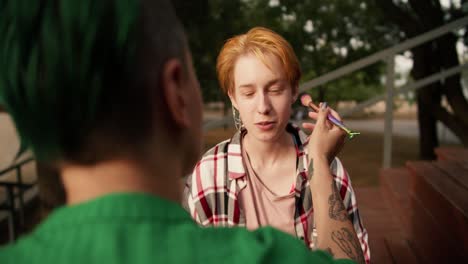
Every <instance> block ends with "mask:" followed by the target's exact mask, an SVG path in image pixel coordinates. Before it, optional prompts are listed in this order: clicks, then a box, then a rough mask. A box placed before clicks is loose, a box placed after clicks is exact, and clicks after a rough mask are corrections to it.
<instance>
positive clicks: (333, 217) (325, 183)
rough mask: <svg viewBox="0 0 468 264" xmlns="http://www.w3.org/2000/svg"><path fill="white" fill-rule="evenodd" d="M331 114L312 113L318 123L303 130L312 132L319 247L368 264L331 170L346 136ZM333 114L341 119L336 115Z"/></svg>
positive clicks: (325, 110)
mask: <svg viewBox="0 0 468 264" xmlns="http://www.w3.org/2000/svg"><path fill="white" fill-rule="evenodd" d="M329 112H330V110H329V109H328V108H326V107H322V108H321V109H320V111H319V113H318V114H317V113H310V114H309V116H310V117H312V118H314V119H316V120H317V122H316V124H315V125H312V124H307V123H305V124H303V126H304V128H306V129H307V128H308V129H312V130H313V132H312V135H311V136H310V139H309V144H308V154H309V155H308V156H309V171H308V173H309V178H310V188H311V192H312V201H313V206H314V217H315V224H316V228H317V245H316V246H317V247H318V248H320V249H322V250H325V251H328V252H330V253H331V254H332V255H333V256H334V257H335V258H348V259H352V260H354V261H356V262H357V263H365V260H364V256H363V253H362V250H361V246H360V243H359V239H358V237H357V235H356V231H355V230H354V227H353V224H352V222H351V220H350V219H349V217H348V213H347V211H346V209H345V206H344V204H343V201H342V200H341V196H340V194H339V192H338V190H337V188H336V185H335V183H334V179H333V176H332V172H331V171H330V166H329V161H330V160H331V158H332V157H334V156H335V155H336V154H337V153H338V152H339V150H340V149H341V147H342V145H343V142H344V137H345V134H344V132H343V131H342V130H341V129H340V128H338V127H336V126H333V125H332V124H331V123H330V122H328V121H327V115H328V114H329ZM333 114H334V115H335V117H336V118H338V119H339V116H337V114H336V112H333Z"/></svg>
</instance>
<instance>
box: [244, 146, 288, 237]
mask: <svg viewBox="0 0 468 264" xmlns="http://www.w3.org/2000/svg"><path fill="white" fill-rule="evenodd" d="M242 155H243V159H244V161H245V165H246V167H247V172H248V173H247V175H246V180H247V186H246V187H245V188H244V189H242V191H241V192H240V193H239V204H240V208H241V210H243V212H244V215H245V221H246V227H247V229H250V230H253V229H257V228H259V227H262V226H273V227H275V228H277V229H279V230H281V231H283V232H286V233H289V234H291V235H293V236H295V235H296V231H295V228H294V212H295V210H294V208H295V207H294V204H295V198H294V194H295V191H294V183H291V186H292V187H291V190H290V192H289V193H285V194H276V193H273V192H272V191H271V190H270V189H269V188H268V187H267V186H266V185H265V184H264V183H263V182H262V180H261V179H260V178H259V177H258V176H257V175H256V173H255V171H254V170H253V169H252V167H251V164H250V162H249V159H248V157H247V154H246V153H245V152H244V151H243V153H242Z"/></svg>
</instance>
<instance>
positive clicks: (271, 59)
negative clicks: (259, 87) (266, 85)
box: [233, 53, 286, 87]
mask: <svg viewBox="0 0 468 264" xmlns="http://www.w3.org/2000/svg"><path fill="white" fill-rule="evenodd" d="M233 77H234V85H235V87H238V86H240V85H243V84H262V83H263V82H269V81H271V80H273V79H279V80H285V79H286V73H285V70H284V68H283V65H282V64H281V61H280V60H279V59H278V58H277V57H276V56H274V55H270V54H264V55H263V56H262V57H260V58H259V56H257V55H255V54H253V53H249V54H246V55H242V56H240V57H239V58H238V59H237V61H236V64H235V66H234V76H233Z"/></svg>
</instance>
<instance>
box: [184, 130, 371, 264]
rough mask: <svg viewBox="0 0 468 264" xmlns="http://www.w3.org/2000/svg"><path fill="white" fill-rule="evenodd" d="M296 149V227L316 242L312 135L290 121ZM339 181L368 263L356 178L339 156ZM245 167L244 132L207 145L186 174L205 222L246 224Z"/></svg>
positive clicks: (334, 167) (189, 193)
mask: <svg viewBox="0 0 468 264" xmlns="http://www.w3.org/2000/svg"><path fill="white" fill-rule="evenodd" d="M287 131H288V132H289V133H291V135H292V137H293V139H294V142H295V146H296V153H297V178H296V185H295V192H296V195H295V199H296V202H295V207H296V209H295V216H294V218H295V219H294V220H295V221H294V223H295V231H296V236H297V237H298V238H299V239H301V240H303V241H304V243H305V244H306V245H307V246H310V245H311V243H312V239H313V238H312V233H313V232H312V231H313V227H314V224H313V205H312V194H311V190H310V188H309V178H308V177H307V170H308V168H307V167H308V166H307V165H308V161H307V148H306V146H307V143H308V137H307V135H306V134H305V133H304V132H302V131H301V130H300V129H299V128H298V127H296V126H294V125H292V124H289V125H288V126H287ZM330 168H331V171H332V174H333V176H334V179H335V183H336V187H337V189H338V190H339V192H340V195H341V198H342V199H343V203H344V205H345V207H346V208H347V210H348V214H349V218H350V219H351V220H352V223H353V226H354V229H355V230H356V233H357V236H358V238H359V241H360V242H361V248H362V251H363V253H364V258H365V260H366V263H369V262H370V251H369V244H368V236H367V231H366V229H365V228H364V227H363V225H362V220H361V217H360V216H359V210H358V208H357V202H356V196H355V195H354V191H353V188H352V186H351V179H350V178H349V176H348V173H347V172H346V170H345V169H344V167H343V165H342V164H341V162H340V160H339V159H338V158H335V159H334V161H333V162H332V164H331V165H330ZM246 175H247V173H246V169H245V167H244V165H243V162H242V151H241V132H237V133H236V134H235V135H234V136H233V137H232V138H231V139H230V140H226V141H223V142H221V143H219V144H218V145H216V146H215V147H213V148H212V149H210V150H208V151H207V152H206V153H205V154H204V155H203V157H202V159H201V160H200V161H199V162H198V163H197V165H196V166H195V169H194V171H193V173H192V175H190V176H189V177H188V178H187V181H186V186H185V190H184V201H183V204H184V207H185V208H186V209H187V210H188V211H189V212H190V214H191V216H192V218H193V219H195V220H196V221H197V222H198V223H199V224H200V225H202V226H224V227H234V226H245V216H244V214H243V212H242V208H240V206H239V201H238V197H239V192H240V191H242V189H244V187H245V186H246V184H247V183H246V178H245V177H246Z"/></svg>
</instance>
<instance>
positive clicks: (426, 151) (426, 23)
mask: <svg viewBox="0 0 468 264" xmlns="http://www.w3.org/2000/svg"><path fill="white" fill-rule="evenodd" d="M456 2H460V1H451V2H450V6H449V7H443V6H442V5H441V3H440V1H439V0H407V1H393V0H375V3H376V4H377V5H378V6H380V7H381V8H382V10H385V12H384V14H385V16H386V17H387V18H388V20H389V22H391V23H393V24H394V25H396V26H397V27H398V29H399V30H400V31H401V32H403V33H404V34H401V36H403V38H401V40H404V39H405V38H411V37H414V36H417V35H419V34H421V33H424V32H427V31H429V30H431V29H434V28H436V27H439V26H442V25H443V24H445V23H447V22H450V21H453V20H455V19H458V18H460V17H462V16H463V15H464V12H463V10H462V6H466V2H467V1H465V0H463V1H461V3H459V4H457V3H456ZM465 36H466V35H465ZM459 37H460V36H458V35H456V34H446V35H444V36H442V37H440V38H438V39H436V40H434V41H432V42H430V43H426V44H424V45H421V46H418V47H415V48H413V49H412V50H411V51H412V53H413V60H414V66H413V69H412V72H411V75H412V77H413V78H414V79H416V80H417V79H420V78H423V77H425V76H429V75H431V74H433V73H436V72H439V71H440V70H442V69H448V68H451V67H453V66H456V65H458V64H459V58H458V54H457V50H456V43H457V40H458V39H459ZM443 97H445V98H447V101H448V102H449V104H450V109H447V108H445V107H444V106H442V104H441V102H442V98H443ZM417 102H418V119H419V132H420V154H421V158H423V159H434V158H435V153H434V148H436V147H437V146H438V145H439V142H438V136H437V129H436V122H437V120H439V121H441V122H442V123H443V124H444V125H445V126H447V127H448V128H449V129H450V130H451V131H453V132H454V134H455V135H457V136H458V137H459V138H460V139H461V141H462V143H463V144H464V145H465V146H467V145H468V133H466V131H468V102H467V99H466V97H465V96H464V95H463V91H462V86H461V75H460V74H457V75H454V76H452V77H450V78H447V79H445V81H444V82H436V83H433V84H431V85H428V86H427V87H424V88H422V89H420V90H419V91H418V92H417Z"/></svg>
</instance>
